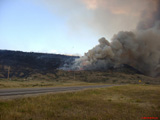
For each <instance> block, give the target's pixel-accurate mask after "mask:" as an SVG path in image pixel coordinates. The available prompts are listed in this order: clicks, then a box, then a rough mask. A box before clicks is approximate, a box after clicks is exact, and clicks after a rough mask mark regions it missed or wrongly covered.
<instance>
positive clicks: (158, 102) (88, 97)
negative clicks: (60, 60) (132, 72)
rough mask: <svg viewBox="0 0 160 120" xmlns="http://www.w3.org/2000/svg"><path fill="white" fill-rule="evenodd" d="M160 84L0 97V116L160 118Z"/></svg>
mask: <svg viewBox="0 0 160 120" xmlns="http://www.w3.org/2000/svg"><path fill="white" fill-rule="evenodd" d="M159 93H160V86H156V85H155V86H153V85H125V86H114V87H110V88H101V89H93V90H85V91H79V92H70V93H58V94H48V95H40V96H36V97H27V98H19V99H14V100H0V120H140V119H141V117H159V118H160V94H159Z"/></svg>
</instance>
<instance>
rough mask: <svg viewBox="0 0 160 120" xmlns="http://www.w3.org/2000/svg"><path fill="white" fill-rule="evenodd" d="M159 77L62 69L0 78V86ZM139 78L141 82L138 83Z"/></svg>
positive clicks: (134, 81) (154, 81) (152, 81)
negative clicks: (8, 78)
mask: <svg viewBox="0 0 160 120" xmlns="http://www.w3.org/2000/svg"><path fill="white" fill-rule="evenodd" d="M159 79H160V78H152V77H148V76H144V75H140V74H125V73H120V72H111V71H108V72H105V71H62V70H59V71H57V72H56V73H55V74H51V73H48V74H46V75H42V74H34V75H32V76H30V77H28V78H11V80H7V79H1V80H0V88H15V87H16V88H18V87H22V88H24V87H51V86H73V85H91V84H102V83H103V84H104V83H106V84H128V83H131V84H160V80H159ZM139 80H141V81H142V82H141V83H139Z"/></svg>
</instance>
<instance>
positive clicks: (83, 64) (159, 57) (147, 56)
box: [71, 0, 160, 76]
mask: <svg viewBox="0 0 160 120" xmlns="http://www.w3.org/2000/svg"><path fill="white" fill-rule="evenodd" d="M146 1H147V0H146ZM151 3H152V4H153V5H154V7H149V9H146V10H144V11H143V12H142V14H141V17H140V21H139V23H138V25H137V27H136V29H135V30H133V31H120V32H119V33H118V34H115V35H114V36H113V37H112V39H111V42H109V41H108V40H106V39H105V38H101V39H99V44H98V45H97V46H95V47H94V48H92V49H91V50H89V51H88V52H87V53H85V55H84V56H82V57H81V58H79V59H76V60H75V63H74V64H73V65H72V67H71V69H74V70H80V69H83V70H102V69H104V70H107V69H108V68H110V67H117V66H120V65H122V64H128V65H130V66H132V67H134V68H136V69H138V70H139V71H141V72H142V73H144V74H146V75H150V76H159V75H160V0H148V6H149V5H150V4H151ZM90 8H96V3H94V4H93V5H90ZM106 24H107V23H106Z"/></svg>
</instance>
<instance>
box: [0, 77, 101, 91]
mask: <svg viewBox="0 0 160 120" xmlns="http://www.w3.org/2000/svg"><path fill="white" fill-rule="evenodd" d="M100 84H101V83H99V85H100ZM79 85H97V83H87V82H83V81H73V80H68V81H46V80H30V81H24V80H23V79H19V80H6V79H3V80H0V89H3V88H28V87H29V88H31V87H56V86H79Z"/></svg>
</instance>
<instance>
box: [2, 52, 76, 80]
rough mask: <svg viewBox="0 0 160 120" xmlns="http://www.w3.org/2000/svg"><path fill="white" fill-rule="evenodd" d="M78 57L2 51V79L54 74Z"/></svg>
mask: <svg viewBox="0 0 160 120" xmlns="http://www.w3.org/2000/svg"><path fill="white" fill-rule="evenodd" d="M77 57H78V56H66V55H59V54H47V53H34V52H21V51H9V50H0V78H7V77H8V72H10V73H9V75H10V77H28V76H30V75H31V74H34V73H41V74H46V73H54V72H55V70H56V69H57V68H59V67H61V66H63V64H64V63H66V62H67V61H69V62H72V61H73V60H74V59H75V58H77Z"/></svg>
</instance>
